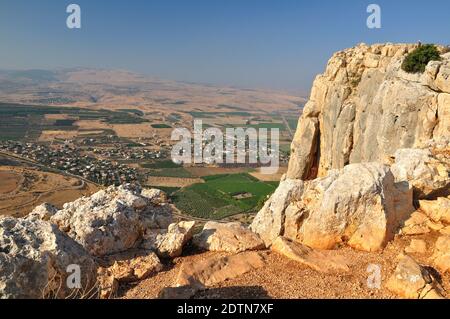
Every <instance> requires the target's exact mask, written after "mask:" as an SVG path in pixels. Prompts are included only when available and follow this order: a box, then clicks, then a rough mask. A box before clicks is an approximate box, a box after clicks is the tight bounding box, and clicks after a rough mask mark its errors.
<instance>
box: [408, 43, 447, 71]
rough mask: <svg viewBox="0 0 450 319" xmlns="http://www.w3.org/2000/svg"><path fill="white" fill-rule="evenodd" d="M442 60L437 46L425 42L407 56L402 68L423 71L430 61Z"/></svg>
mask: <svg viewBox="0 0 450 319" xmlns="http://www.w3.org/2000/svg"><path fill="white" fill-rule="evenodd" d="M440 60H441V56H440V54H439V51H438V49H437V48H436V46H435V45H434V44H425V45H421V46H420V47H418V48H417V49H415V50H414V51H412V52H411V53H410V54H408V55H407V56H406V58H405V61H403V64H402V69H403V70H404V71H405V72H408V73H423V72H424V71H425V67H426V66H427V64H428V62H430V61H440Z"/></svg>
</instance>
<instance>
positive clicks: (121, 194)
mask: <svg viewBox="0 0 450 319" xmlns="http://www.w3.org/2000/svg"><path fill="white" fill-rule="evenodd" d="M158 198H160V197H158ZM154 201H155V196H152V197H151V198H148V197H145V196H142V194H141V190H140V189H139V188H138V187H132V186H131V185H124V186H120V187H114V186H111V187H109V188H108V189H106V190H101V191H99V192H97V193H95V194H94V195H92V196H90V197H82V198H80V199H77V200H76V201H74V202H71V203H66V204H64V206H63V209H62V210H60V211H58V212H57V213H56V214H55V215H54V216H52V217H51V218H50V221H51V222H52V223H55V224H56V225H58V226H59V228H60V229H61V230H62V231H64V232H67V234H68V235H69V236H70V237H72V238H73V239H75V240H76V241H77V242H79V243H80V244H81V245H82V246H83V247H85V248H86V250H87V251H88V252H89V253H90V254H92V255H94V256H103V255H108V254H114V253H119V252H122V251H125V250H127V249H130V248H133V247H136V246H137V245H138V244H139V243H140V242H141V241H142V239H143V234H144V233H145V232H149V231H150V230H151V229H161V228H167V227H168V226H169V224H170V223H171V220H172V215H171V213H172V210H171V208H170V206H169V205H166V204H165V203H162V204H161V203H157V204H155V202H154Z"/></svg>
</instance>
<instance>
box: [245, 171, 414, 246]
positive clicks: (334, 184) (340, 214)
mask: <svg viewBox="0 0 450 319" xmlns="http://www.w3.org/2000/svg"><path fill="white" fill-rule="evenodd" d="M280 193H281V194H282V195H283V196H278V195H279V194H280ZM413 211H414V208H413V206H412V190H411V189H409V188H408V187H405V185H403V184H395V183H394V177H393V175H392V173H391V172H390V169H389V167H388V166H385V165H382V164H379V163H362V164H352V165H348V166H346V167H345V168H344V169H342V170H341V171H337V170H333V171H330V172H329V174H328V176H326V177H323V178H318V179H316V180H313V181H308V182H304V183H302V182H301V181H298V180H296V181H293V180H289V179H288V180H285V181H282V182H281V184H280V187H279V188H278V190H277V191H276V192H275V194H274V195H273V196H272V197H271V198H270V199H269V201H268V202H267V203H266V204H265V206H264V207H263V209H262V210H261V211H260V212H259V213H258V215H257V216H256V218H255V220H254V222H253V223H252V225H251V228H252V230H253V231H255V232H256V233H258V234H259V235H260V236H261V238H263V239H264V241H265V243H266V245H270V244H271V243H273V241H274V240H275V239H276V237H275V236H277V237H278V236H284V237H286V238H289V239H291V240H294V241H297V242H301V243H303V244H305V245H307V246H310V247H312V248H318V249H332V248H334V247H336V246H337V245H339V244H341V243H347V244H348V245H350V246H351V247H353V248H356V249H360V250H366V251H375V250H379V249H381V248H383V247H384V245H385V244H386V243H387V241H388V240H390V239H392V238H393V236H394V234H395V233H396V232H397V231H398V229H399V227H400V226H401V224H402V223H403V221H404V220H406V219H407V218H408V217H409V215H410V214H411V213H412V212H413ZM274 237H275V238H274Z"/></svg>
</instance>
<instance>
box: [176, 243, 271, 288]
mask: <svg viewBox="0 0 450 319" xmlns="http://www.w3.org/2000/svg"><path fill="white" fill-rule="evenodd" d="M264 264H265V261H264V257H263V255H262V254H261V253H258V252H243V253H240V254H237V255H232V256H226V257H220V258H218V257H217V256H212V257H209V258H207V259H205V260H204V261H202V262H199V263H195V264H193V263H190V262H185V263H183V265H182V266H181V269H180V273H179V274H178V277H177V279H176V283H175V285H176V286H177V287H184V286H188V287H191V288H194V289H202V288H204V287H210V286H214V285H215V284H218V283H221V282H223V281H225V280H228V279H232V278H236V277H238V276H241V275H243V274H245V273H247V272H249V271H252V270H255V269H258V268H261V267H263V266H264Z"/></svg>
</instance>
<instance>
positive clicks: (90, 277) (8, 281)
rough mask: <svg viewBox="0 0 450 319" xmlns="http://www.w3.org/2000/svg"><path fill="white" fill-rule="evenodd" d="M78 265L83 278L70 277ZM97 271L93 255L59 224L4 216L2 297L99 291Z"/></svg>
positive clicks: (0, 246) (0, 248) (0, 251)
mask: <svg viewBox="0 0 450 319" xmlns="http://www.w3.org/2000/svg"><path fill="white" fill-rule="evenodd" d="M76 267H79V270H80V272H79V274H80V282H77V280H76V278H75V277H74V278H73V279H74V281H72V280H71V278H69V276H71V275H72V274H74V275H75V276H76V274H77V271H78V270H77V268H76ZM96 272H97V265H96V263H95V261H94V260H93V259H92V258H91V256H90V255H89V254H88V253H87V252H86V251H85V250H84V249H83V247H82V246H81V245H79V244H78V243H77V242H75V241H74V240H73V239H72V238H70V237H68V236H67V235H66V234H64V233H62V232H61V231H60V230H59V229H58V228H57V227H56V226H55V225H52V224H50V223H48V222H45V221H40V220H34V221H30V220H26V219H15V218H11V217H6V218H0V298H33V299H36V298H38V299H40V298H68V297H73V298H83V297H85V298H86V297H89V296H85V295H83V292H90V293H91V294H94V295H95V292H96V290H95V283H96V276H97V275H96ZM68 279H69V281H68ZM67 282H69V283H72V284H74V285H73V286H72V285H68V284H67ZM78 284H81V285H80V286H78Z"/></svg>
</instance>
